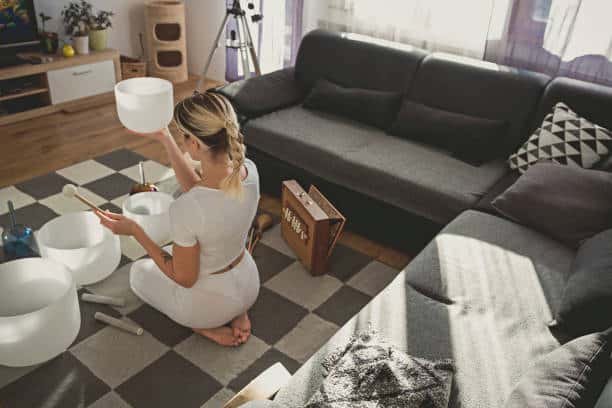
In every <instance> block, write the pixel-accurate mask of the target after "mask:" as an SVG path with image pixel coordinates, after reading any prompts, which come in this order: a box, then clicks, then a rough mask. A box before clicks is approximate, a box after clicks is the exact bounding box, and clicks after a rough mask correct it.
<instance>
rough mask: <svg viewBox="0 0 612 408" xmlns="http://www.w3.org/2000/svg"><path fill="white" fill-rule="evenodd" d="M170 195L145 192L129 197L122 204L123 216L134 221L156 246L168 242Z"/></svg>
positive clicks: (171, 199)
mask: <svg viewBox="0 0 612 408" xmlns="http://www.w3.org/2000/svg"><path fill="white" fill-rule="evenodd" d="M173 200H174V199H173V198H172V196H171V195H170V194H166V193H161V192H146V193H138V194H134V195H131V196H130V197H129V198H127V199H126V200H125V201H124V202H123V215H125V216H126V217H128V218H130V219H132V220H134V221H136V222H137V223H138V225H140V226H141V227H142V229H143V230H144V231H145V232H146V233H147V235H148V236H149V237H150V238H151V239H152V240H153V241H155V243H157V244H158V245H163V244H166V243H168V242H169V241H170V204H172V201H173Z"/></svg>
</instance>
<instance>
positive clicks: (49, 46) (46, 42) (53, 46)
mask: <svg viewBox="0 0 612 408" xmlns="http://www.w3.org/2000/svg"><path fill="white" fill-rule="evenodd" d="M38 16H39V17H40V21H41V27H42V31H41V32H40V45H41V47H42V49H43V51H44V52H46V53H47V54H55V53H56V52H57V48H58V47H59V38H58V35H57V33H52V32H48V31H47V30H45V24H46V23H47V21H49V20H51V16H48V15H46V14H45V13H40V14H39V15H38Z"/></svg>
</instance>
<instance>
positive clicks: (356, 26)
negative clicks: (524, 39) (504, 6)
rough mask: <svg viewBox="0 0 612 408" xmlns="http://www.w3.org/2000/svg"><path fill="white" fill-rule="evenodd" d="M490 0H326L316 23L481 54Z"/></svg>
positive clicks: (487, 25) (456, 52) (451, 50)
mask: <svg viewBox="0 0 612 408" xmlns="http://www.w3.org/2000/svg"><path fill="white" fill-rule="evenodd" d="M492 9H493V2H492V1H491V0H461V1H448V0H386V1H373V0H329V12H328V13H327V16H322V18H321V19H320V22H319V26H321V27H325V28H329V29H335V30H339V31H348V32H354V33H359V34H365V35H369V36H372V37H378V38H383V39H385V40H390V41H396V42H401V43H409V44H411V45H414V46H417V47H420V48H425V49H427V50H431V51H446V52H451V53H454V54H459V55H466V56H470V57H475V58H482V57H483V55H484V49H485V44H486V40H487V32H488V29H489V23H490V19H491V13H492Z"/></svg>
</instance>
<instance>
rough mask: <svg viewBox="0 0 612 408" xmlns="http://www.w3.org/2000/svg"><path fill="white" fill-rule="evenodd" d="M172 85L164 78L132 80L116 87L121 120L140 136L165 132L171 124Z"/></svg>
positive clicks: (116, 98)
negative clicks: (163, 130)
mask: <svg viewBox="0 0 612 408" xmlns="http://www.w3.org/2000/svg"><path fill="white" fill-rule="evenodd" d="M173 92H174V91H173V88H172V83H171V82H169V81H166V80H165V79H161V78H150V77H149V78H131V79H126V80H125V81H121V82H119V83H118V84H117V85H115V101H116V103H117V114H118V115H119V120H120V121H121V123H122V124H123V126H125V127H126V128H128V129H130V130H132V131H134V132H138V133H150V132H155V131H157V130H160V129H164V128H165V127H167V126H168V125H169V124H170V121H172V115H173V112H174V93H173Z"/></svg>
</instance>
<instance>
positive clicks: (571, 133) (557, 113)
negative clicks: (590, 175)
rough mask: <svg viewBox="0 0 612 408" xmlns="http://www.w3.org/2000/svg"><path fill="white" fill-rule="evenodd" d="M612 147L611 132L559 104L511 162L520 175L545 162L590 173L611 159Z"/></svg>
mask: <svg viewBox="0 0 612 408" xmlns="http://www.w3.org/2000/svg"><path fill="white" fill-rule="evenodd" d="M611 146H612V132H610V131H609V130H608V129H606V128H603V127H601V126H598V125H596V124H594V123H592V122H590V121H588V120H587V119H585V118H582V117H580V116H578V115H577V114H576V113H575V112H573V111H572V110H571V109H570V108H569V107H568V106H567V105H565V104H564V103H558V104H556V105H555V107H554V109H553V112H552V113H549V114H548V115H546V116H545V117H544V121H543V122H542V125H541V126H540V127H539V128H538V129H537V130H536V131H535V132H534V133H533V135H531V137H529V139H528V140H527V141H526V142H525V144H523V146H521V147H520V148H519V150H518V151H517V152H516V153H514V154H513V155H511V156H510V158H509V159H508V161H509V164H510V168H512V169H518V171H520V172H521V173H524V172H525V171H526V170H527V169H528V168H529V167H530V166H532V165H534V164H535V163H537V162H538V161H542V160H547V161H553V162H555V163H558V164H565V165H569V166H577V167H583V168H585V169H589V168H591V167H593V166H594V165H595V164H596V163H597V162H599V161H600V160H601V159H602V158H603V157H606V156H607V155H608V153H609V151H610V150H611V149H612V147H611Z"/></svg>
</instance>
